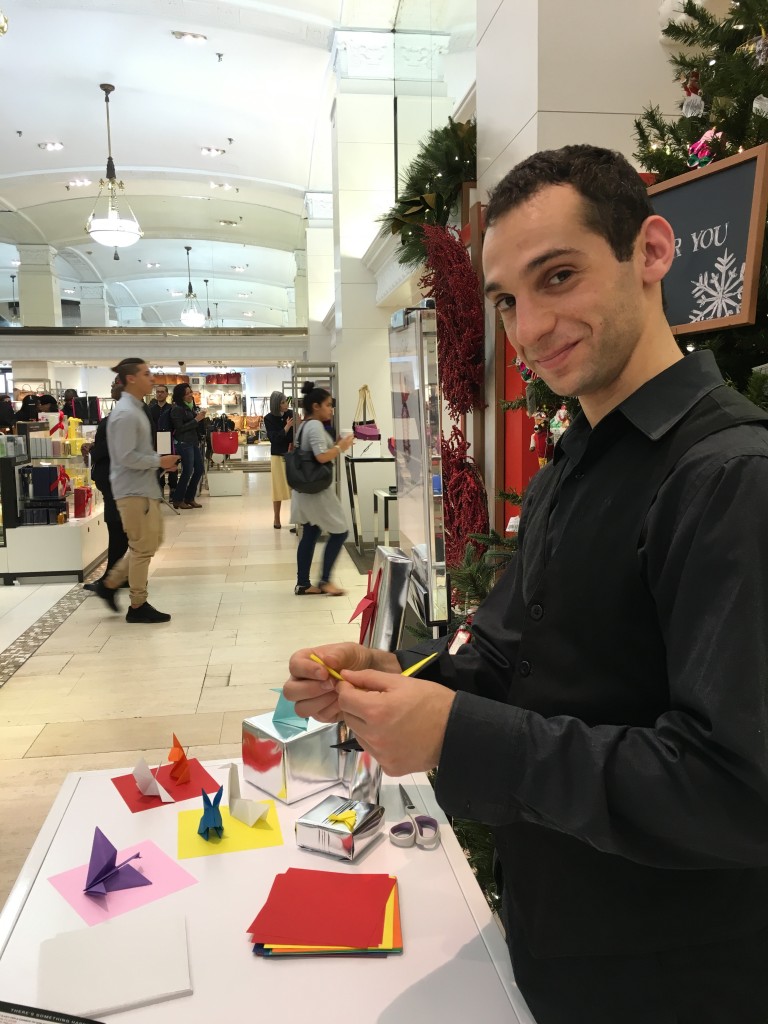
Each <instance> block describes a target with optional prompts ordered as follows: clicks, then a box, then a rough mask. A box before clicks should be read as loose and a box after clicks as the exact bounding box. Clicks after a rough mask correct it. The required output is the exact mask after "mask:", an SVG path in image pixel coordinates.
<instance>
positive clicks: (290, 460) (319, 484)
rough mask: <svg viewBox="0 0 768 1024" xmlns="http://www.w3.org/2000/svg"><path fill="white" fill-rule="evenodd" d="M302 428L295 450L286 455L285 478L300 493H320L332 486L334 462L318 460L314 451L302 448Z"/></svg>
mask: <svg viewBox="0 0 768 1024" xmlns="http://www.w3.org/2000/svg"><path fill="white" fill-rule="evenodd" d="M302 426H303V424H302ZM301 430H302V427H299V429H298V431H297V433H296V440H295V443H294V446H293V451H291V452H288V453H287V454H286V455H285V456H284V458H285V478H286V480H287V481H288V486H289V487H291V488H293V490H294V491H298V492H299V494H318V493H319V492H320V491H324V490H326V488H328V487H330V486H331V481H332V480H333V464H332V463H331V462H318V461H317V459H316V458H315V455H314V452H312V451H306V450H305V449H302V447H301Z"/></svg>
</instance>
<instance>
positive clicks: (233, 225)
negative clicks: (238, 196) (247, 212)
mask: <svg viewBox="0 0 768 1024" xmlns="http://www.w3.org/2000/svg"><path fill="white" fill-rule="evenodd" d="M219 224H221V226H222V227H223V228H236V227H239V225H238V223H237V221H236V220H220V221H219Z"/></svg>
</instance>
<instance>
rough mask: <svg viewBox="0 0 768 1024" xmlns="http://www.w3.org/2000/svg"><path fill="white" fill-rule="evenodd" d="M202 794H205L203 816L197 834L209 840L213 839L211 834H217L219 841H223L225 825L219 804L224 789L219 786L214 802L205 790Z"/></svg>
mask: <svg viewBox="0 0 768 1024" xmlns="http://www.w3.org/2000/svg"><path fill="white" fill-rule="evenodd" d="M201 792H202V794H203V816H202V818H201V819H200V825H199V826H198V829H197V834H198V835H200V836H202V837H203V839H206V840H207V839H210V838H211V832H215V833H216V835H217V836H218V837H219V839H221V836H222V833H223V831H224V825H223V823H222V820H221V811H220V810H219V804H220V803H221V794H222V793H223V792H224V787H223V786H219V790H218V792H217V793H216V795H215V796H214V798H213V800H211V798H210V797H209V796H208V794H207V793H206V792H205V790H204V789H203V790H201Z"/></svg>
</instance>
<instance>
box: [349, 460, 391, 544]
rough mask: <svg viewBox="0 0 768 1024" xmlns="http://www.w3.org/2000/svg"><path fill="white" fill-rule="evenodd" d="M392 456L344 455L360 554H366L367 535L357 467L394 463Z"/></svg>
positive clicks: (353, 522)
mask: <svg viewBox="0 0 768 1024" xmlns="http://www.w3.org/2000/svg"><path fill="white" fill-rule="evenodd" d="M394 461H395V460H394V459H393V458H392V457H391V456H387V455H379V456H375V457H373V458H366V457H365V456H363V457H362V458H357V457H356V456H354V455H349V454H348V453H347V454H346V455H345V456H344V469H345V471H346V474H347V492H348V494H349V510H350V513H351V515H352V533H353V536H354V544H355V548H356V550H357V553H358V554H359V555H364V554H365V537H364V534H363V520H362V514H361V510H360V501H359V496H358V490H357V467H358V466H361V465H371V464H378V465H381V464H384V463H387V462H389V463H393V464H394Z"/></svg>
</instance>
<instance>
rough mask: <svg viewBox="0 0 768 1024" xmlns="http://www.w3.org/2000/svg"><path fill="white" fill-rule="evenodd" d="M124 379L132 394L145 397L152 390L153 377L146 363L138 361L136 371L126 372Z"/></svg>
mask: <svg viewBox="0 0 768 1024" xmlns="http://www.w3.org/2000/svg"><path fill="white" fill-rule="evenodd" d="M126 379H127V381H128V384H129V386H130V388H131V390H132V391H133V393H134V394H136V395H138V396H139V397H140V398H146V396H147V395H148V394H150V392H151V391H152V386H153V384H154V379H155V378H154V377H153V376H152V372H151V370H150V369H149V367H148V366H147V364H146V363H139V365H138V366H137V367H136V372H135V373H130V374H128V375H127V377H126Z"/></svg>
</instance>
